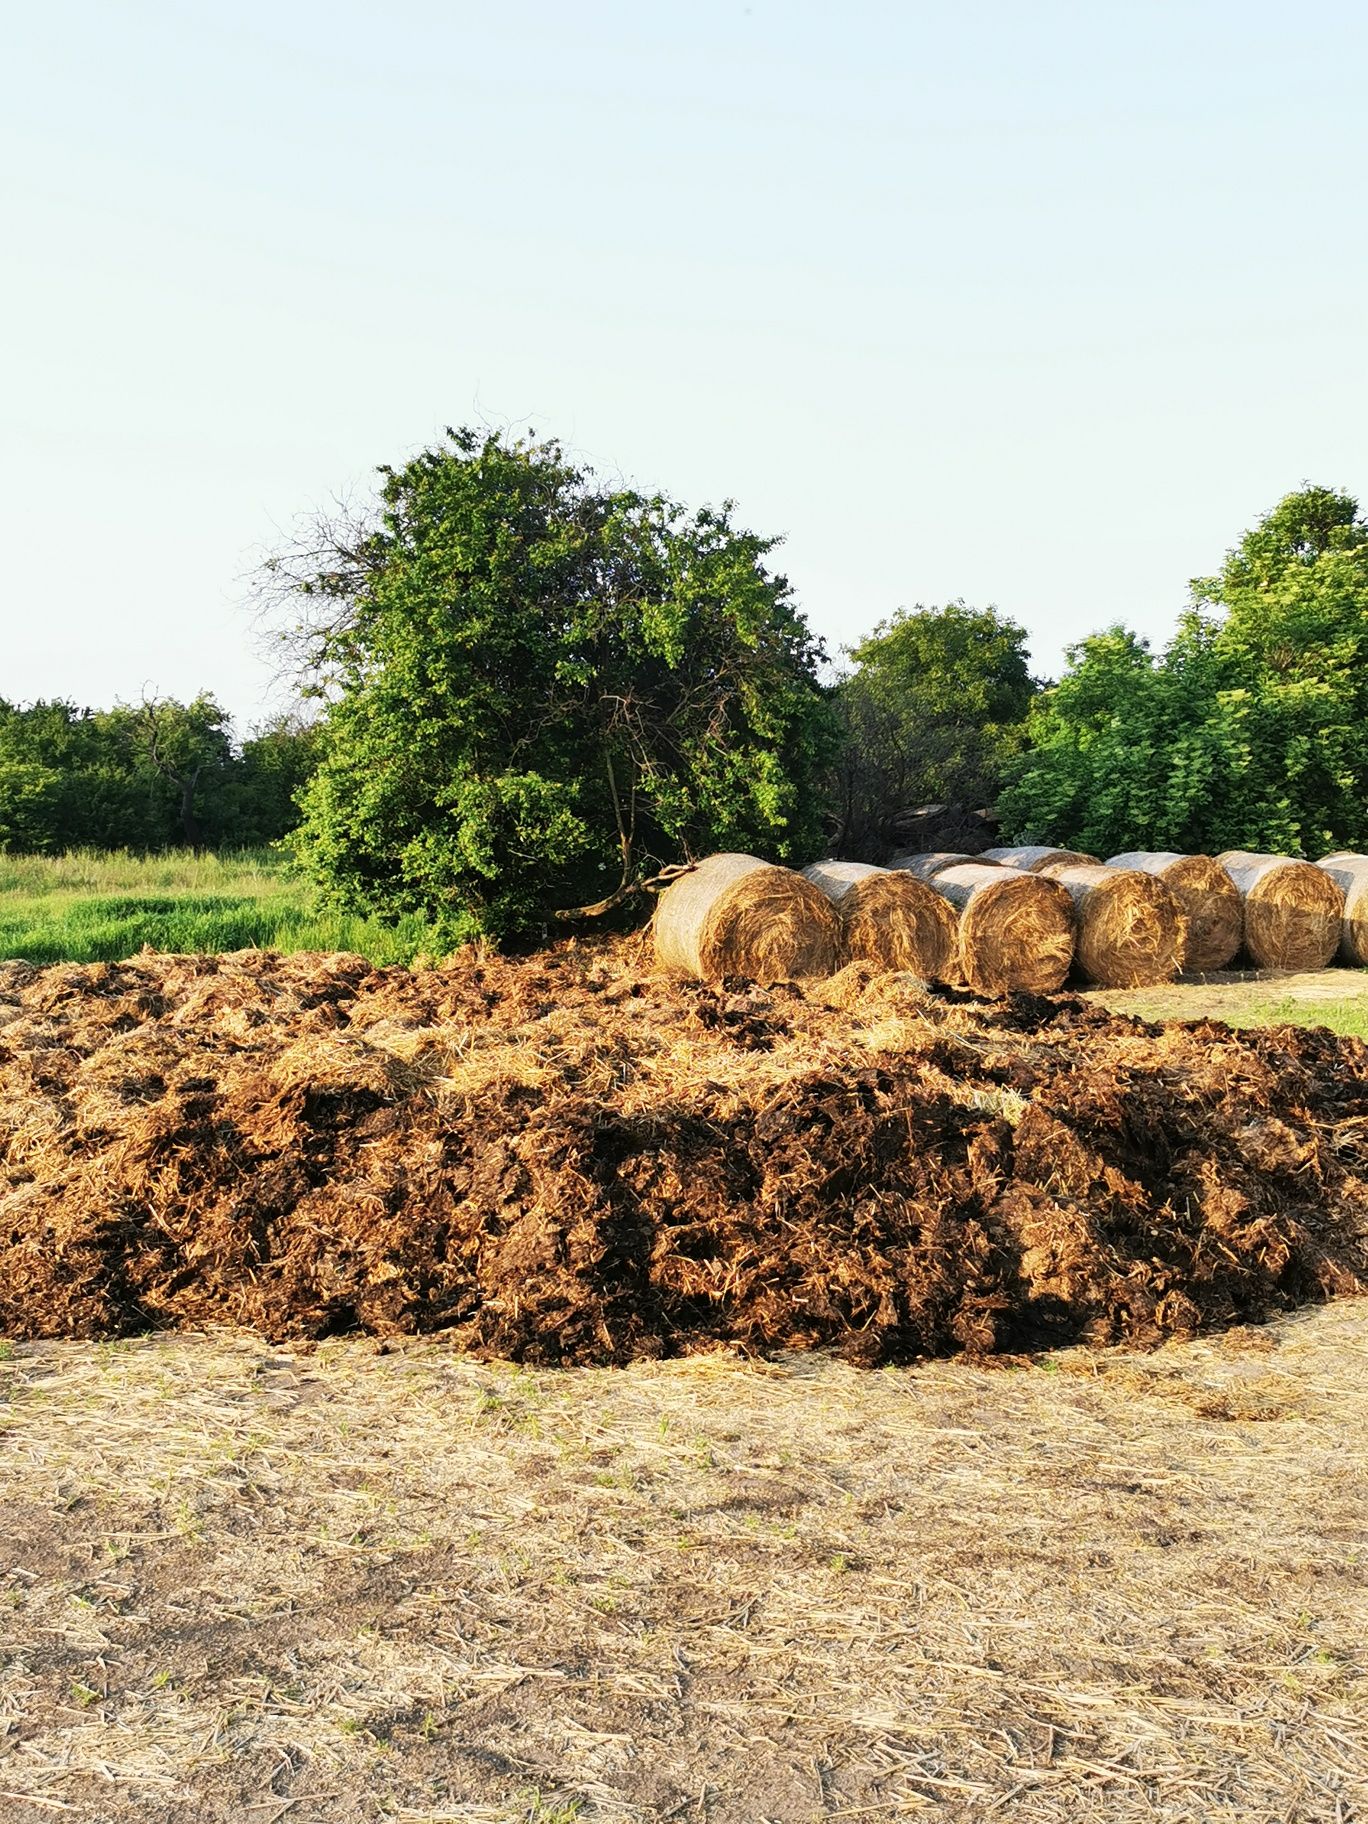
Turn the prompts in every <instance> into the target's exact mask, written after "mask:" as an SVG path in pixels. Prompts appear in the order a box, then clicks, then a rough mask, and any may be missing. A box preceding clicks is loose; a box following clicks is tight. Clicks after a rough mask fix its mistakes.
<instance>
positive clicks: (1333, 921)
mask: <svg viewBox="0 0 1368 1824" xmlns="http://www.w3.org/2000/svg"><path fill="white" fill-rule="evenodd" d="M1216 859H1217V861H1218V862H1220V864H1221V866H1222V867H1223V868H1224V869H1225V871H1226V873H1227V874H1229V876H1230V878H1231V879H1232V880H1233V881H1234V882H1235V885H1236V887H1237V888H1238V890H1239V894H1240V901H1241V904H1242V905H1243V907H1244V947H1245V951H1246V953H1247V954H1248V956H1249V959H1250V961H1251V962H1253V963H1255V964H1257V966H1258V967H1259V968H1260V969H1324V968H1325V966H1326V964H1327V963H1328V962H1329V961H1330V959H1331V958H1332V957H1333V956H1334V954H1335V952H1336V951H1337V950H1338V949H1339V945H1340V933H1341V926H1342V924H1343V921H1344V894H1343V892H1342V891H1341V889H1340V887H1339V886H1338V885H1337V883H1336V882H1335V881H1334V880H1333V879H1332V878H1331V876H1330V875H1329V874H1328V873H1327V872H1325V871H1324V870H1323V869H1321V868H1317V867H1313V866H1312V865H1311V863H1310V862H1309V861H1295V860H1293V859H1292V857H1291V856H1288V855H1259V854H1256V853H1254V852H1253V851H1252V850H1249V849H1227V850H1226V851H1225V853H1224V854H1223V855H1218V856H1217V857H1216Z"/></svg>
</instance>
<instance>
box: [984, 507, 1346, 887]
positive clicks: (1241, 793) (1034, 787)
mask: <svg viewBox="0 0 1368 1824" xmlns="http://www.w3.org/2000/svg"><path fill="white" fill-rule="evenodd" d="M1029 732H1030V737H1031V751H1030V752H1029V753H1028V754H1027V755H1026V756H1025V757H1024V758H1023V759H1022V760H1021V761H1019V762H1018V764H1017V767H1016V769H1015V774H1014V778H1013V780H1012V783H1011V785H1010V787H1009V789H1008V790H1007V791H1005V792H1004V793H1003V795H1002V798H1001V801H1000V810H1001V813H1002V818H1003V824H1004V828H1006V829H1008V830H1009V831H1010V833H1011V834H1012V835H1013V836H1014V837H1016V838H1018V839H1020V840H1023V841H1035V840H1039V841H1049V842H1057V843H1065V844H1069V845H1071V846H1077V847H1080V848H1084V849H1090V850H1093V851H1095V852H1097V853H1100V854H1103V855H1105V854H1109V853H1112V852H1114V851H1116V850H1118V849H1122V848H1156V849H1180V850H1205V851H1208V852H1217V851H1220V850H1221V849H1226V848H1252V849H1261V850H1263V849H1267V850H1274V851H1278V852H1288V853H1292V854H1308V855H1312V856H1316V855H1320V854H1323V853H1325V852H1326V851H1327V850H1329V849H1332V848H1337V847H1349V848H1362V847H1365V846H1368V524H1365V522H1364V521H1363V519H1362V518H1361V517H1360V516H1359V513H1358V507H1357V503H1356V502H1355V501H1354V500H1353V499H1351V498H1350V497H1349V496H1348V495H1346V494H1336V493H1333V492H1331V491H1330V490H1328V489H1325V488H1314V487H1307V488H1305V489H1303V490H1301V491H1300V492H1299V493H1295V494H1289V495H1288V496H1287V498H1286V499H1285V500H1283V501H1282V502H1281V503H1280V504H1279V505H1278V506H1277V507H1276V508H1275V509H1274V511H1273V512H1272V513H1270V514H1269V515H1268V516H1267V517H1266V518H1265V519H1263V520H1262V521H1261V522H1260V523H1259V525H1257V526H1256V527H1255V528H1254V530H1253V531H1251V532H1250V533H1248V534H1247V536H1246V537H1245V538H1244V539H1243V540H1242V541H1241V542H1240V544H1239V545H1237V546H1236V547H1235V549H1234V550H1233V551H1231V552H1230V553H1229V554H1228V556H1227V558H1226V561H1225V563H1224V565H1223V566H1222V569H1221V571H1220V573H1219V574H1218V575H1217V576H1214V577H1207V578H1202V579H1200V580H1199V581H1198V582H1196V583H1195V584H1194V585H1193V600H1192V603H1191V606H1190V607H1189V609H1188V611H1187V612H1186V613H1185V614H1184V616H1183V618H1182V620H1181V622H1180V624H1179V627H1178V631H1177V633H1176V634H1175V635H1174V637H1173V639H1172V640H1171V642H1170V643H1169V645H1168V647H1167V648H1166V649H1165V651H1164V652H1163V653H1162V654H1161V655H1159V656H1158V657H1156V656H1155V655H1154V654H1152V653H1151V652H1150V650H1149V648H1148V646H1147V645H1146V643H1145V642H1144V641H1143V640H1140V639H1138V638H1137V637H1136V636H1135V635H1134V634H1131V633H1128V632H1127V631H1126V630H1125V629H1124V628H1121V627H1113V628H1112V629H1110V630H1109V631H1108V632H1106V633H1101V634H1097V635H1095V636H1094V637H1093V638H1091V639H1088V640H1084V641H1083V642H1082V643H1081V644H1080V645H1078V646H1076V647H1074V648H1073V649H1072V650H1071V652H1070V655H1069V668H1068V670H1067V671H1066V673H1065V675H1064V677H1063V678H1061V679H1060V681H1059V683H1058V684H1057V685H1056V686H1055V687H1054V688H1053V689H1052V690H1050V691H1048V692H1047V693H1045V694H1044V695H1043V696H1042V697H1041V698H1040V699H1038V701H1037V703H1036V704H1035V706H1034V709H1033V713H1032V716H1031V719H1030V725H1029Z"/></svg>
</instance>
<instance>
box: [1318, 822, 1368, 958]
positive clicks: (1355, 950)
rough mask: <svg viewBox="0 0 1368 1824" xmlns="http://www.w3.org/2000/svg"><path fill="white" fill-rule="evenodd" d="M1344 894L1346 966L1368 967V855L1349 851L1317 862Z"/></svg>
mask: <svg viewBox="0 0 1368 1824" xmlns="http://www.w3.org/2000/svg"><path fill="white" fill-rule="evenodd" d="M1316 866H1317V867H1318V868H1320V869H1321V870H1322V871H1323V872H1324V873H1326V874H1328V875H1329V876H1330V878H1331V880H1333V881H1334V883H1335V885H1336V886H1337V887H1338V888H1339V890H1340V892H1341V893H1343V895H1344V918H1343V922H1342V923H1341V925H1340V946H1339V954H1340V961H1341V962H1342V963H1349V964H1351V965H1362V964H1368V855H1355V854H1353V853H1351V852H1350V851H1348V850H1344V849H1342V850H1340V851H1339V853H1338V854H1335V855H1326V856H1324V857H1322V859H1321V860H1320V861H1318V862H1317V863H1316Z"/></svg>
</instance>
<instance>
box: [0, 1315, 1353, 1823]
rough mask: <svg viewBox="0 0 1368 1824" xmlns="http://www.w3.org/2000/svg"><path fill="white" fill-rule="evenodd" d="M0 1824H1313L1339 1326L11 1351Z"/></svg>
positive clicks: (1331, 1570) (1340, 1669) (1340, 1570)
mask: <svg viewBox="0 0 1368 1824" xmlns="http://www.w3.org/2000/svg"><path fill="white" fill-rule="evenodd" d="M0 1382H2V1383H3V1400H4V1404H3V1406H0V1412H3V1415H4V1426H5V1430H6V1432H7V1434H8V1435H7V1440H6V1446H5V1450H4V1453H3V1457H0V1466H2V1471H0V1473H2V1474H3V1487H2V1488H0V1498H2V1499H3V1502H4V1512H5V1515H6V1547H7V1549H6V1551H5V1554H4V1559H5V1565H6V1570H5V1577H4V1592H5V1597H6V1601H5V1604H4V1605H3V1606H0V1628H3V1635H4V1643H3V1668H4V1669H3V1675H0V1794H2V1795H3V1799H2V1801H0V1802H2V1803H3V1806H4V1807H5V1809H4V1813H3V1815H4V1816H5V1818H6V1819H7V1824H37V1821H41V1824H48V1821H50V1820H52V1819H54V1818H64V1817H65V1818H73V1819H79V1820H80V1821H81V1824H102V1821H103V1824H133V1821H134V1820H136V1821H137V1824H191V1821H192V1820H193V1824H228V1821H229V1820H231V1821H232V1824H245V1821H249V1820H254V1821H256V1824H268V1821H269V1824H277V1821H281V1824H283V1821H285V1820H288V1821H289V1824H352V1821H353V1820H355V1821H357V1824H360V1821H362V1820H366V1821H369V1820H380V1819H397V1820H407V1821H408V1824H420V1821H423V1824H436V1821H437V1820H463V1821H464V1824H512V1821H513V1820H534V1819H540V1820H542V1824H547V1821H548V1820H552V1819H568V1818H569V1817H572V1816H575V1817H579V1818H580V1819H582V1820H584V1824H608V1821H610V1820H611V1821H613V1824H626V1821H627V1820H644V1821H649V1824H665V1820H676V1819H687V1820H690V1821H691V1824H692V1821H693V1820H703V1819H707V1820H711V1824H760V1821H762V1820H767V1819H768V1820H775V1821H776V1824H779V1821H782V1824H796V1821H799V1820H802V1821H804V1824H806V1821H807V1820H817V1819H827V1818H832V1819H835V1818H857V1817H859V1818H875V1819H877V1818H881V1817H896V1816H922V1815H924V1816H927V1817H931V1818H970V1817H973V1818H980V1817H992V1816H998V1815H1001V1816H1003V1817H1011V1818H1013V1819H1022V1820H1042V1821H1043V1820H1052V1821H1053V1820H1059V1821H1060V1824H1063V1821H1064V1820H1075V1819H1086V1818H1094V1817H1096V1818H1104V1817H1105V1818H1107V1819H1114V1820H1118V1821H1122V1820H1129V1819H1142V1818H1143V1819H1153V1818H1155V1817H1162V1818H1164V1819H1168V1820H1188V1819H1191V1820H1199V1819H1200V1820H1206V1819H1209V1818H1210V1817H1212V1816H1213V1815H1217V1814H1219V1815H1223V1816H1225V1815H1229V1816H1232V1817H1238V1818H1240V1819H1241V1820H1244V1821H1245V1824H1250V1821H1258V1820H1265V1819H1267V1820H1272V1819H1275V1818H1276V1819H1321V1818H1324V1819H1336V1818H1340V1819H1350V1818H1353V1817H1355V1816H1358V1815H1360V1808H1361V1807H1362V1806H1363V1804H1364V1803H1365V1802H1368V1686H1365V1664H1366V1662H1368V1648H1365V1644H1364V1643H1365V1642H1366V1641H1368V1590H1366V1589H1365V1578H1364V1569H1365V1548H1368V1528H1366V1527H1365V1518H1364V1514H1365V1504H1364V1496H1365V1492H1366V1491H1365V1478H1364V1468H1363V1466H1364V1463H1365V1462H1366V1461H1368V1304H1365V1302H1364V1301H1362V1300H1348V1301H1344V1302H1341V1303H1337V1304H1333V1305H1330V1306H1325V1307H1321V1308H1318V1309H1316V1310H1314V1311H1307V1312H1304V1313H1300V1314H1296V1315H1292V1316H1289V1317H1285V1318H1281V1319H1279V1320H1277V1321H1276V1322H1275V1323H1274V1324H1272V1325H1270V1326H1268V1327H1266V1328H1258V1329H1237V1330H1234V1331H1230V1332H1228V1333H1226V1334H1225V1335H1224V1336H1221V1337H1218V1338H1212V1339H1206V1340H1201V1341H1197V1342H1187V1343H1174V1344H1170V1345H1167V1346H1166V1347H1165V1348H1164V1349H1162V1350H1160V1351H1158V1352H1157V1353H1154V1354H1149V1355H1140V1354H1135V1353H1132V1352H1125V1351H1107V1352H1100V1353H1099V1352H1089V1351H1083V1350H1074V1351H1066V1352H1063V1353H1060V1354H1057V1355H1055V1356H1053V1357H1050V1358H1048V1359H1045V1358H1042V1359H1041V1360H1039V1361H1037V1362H1036V1363H1035V1364H1034V1365H1030V1366H1018V1367H1015V1368H996V1369H987V1368H979V1367H971V1366H969V1365H967V1364H966V1363H964V1362H939V1363H928V1364H925V1365H922V1366H918V1367H914V1368H910V1369H895V1370H886V1371H884V1372H882V1373H878V1374H872V1375H871V1374H869V1373H865V1372H861V1371H859V1370H857V1369H853V1368H850V1367H847V1366H845V1365H843V1364H840V1363H838V1362H836V1361H834V1360H833V1359H831V1358H830V1357H828V1356H820V1355H818V1356H813V1355H807V1356H787V1357H784V1358H782V1359H780V1360H778V1361H775V1362H771V1363H767V1364H754V1363H749V1364H748V1363H743V1362H739V1361H735V1360H731V1359H727V1358H722V1357H717V1356H712V1357H709V1356H703V1357H695V1358H692V1359H688V1360H682V1361H672V1362H665V1363H638V1364H634V1365H633V1366H632V1367H631V1368H629V1369H626V1370H605V1369H580V1370H572V1371H560V1372H557V1371H552V1370H541V1371H537V1372H528V1371H526V1370H519V1369H515V1368H509V1367H501V1366H498V1365H485V1364H479V1363H476V1362H474V1361H471V1360H470V1359H468V1358H465V1359H463V1358H460V1357H457V1356H455V1355H453V1354H452V1353H451V1352H450V1351H449V1350H447V1349H446V1348H445V1347H444V1346H443V1345H442V1344H441V1342H440V1341H436V1340H431V1339H424V1340H411V1341H409V1342H406V1343H405V1344H404V1345H403V1346H402V1347H398V1348H394V1349H392V1350H390V1352H388V1353H384V1354H380V1353H377V1352H376V1346H375V1345H374V1344H373V1343H368V1342H366V1341H365V1340H363V1339H340V1340H334V1341H331V1342H328V1343H325V1344H324V1345H322V1346H321V1347H320V1348H319V1349H318V1350H317V1351H316V1352H314V1353H291V1352H289V1351H285V1350H280V1349H272V1348H270V1347H268V1346H266V1345H264V1344H263V1343H262V1342H260V1341H259V1340H257V1339H254V1338H252V1337H250V1336H247V1335H245V1334H239V1333H218V1334H215V1335H180V1336H163V1337H158V1338H152V1339H145V1340H133V1341H126V1342H121V1343H116V1344H84V1343H76V1344H73V1343H33V1344H21V1345H18V1346H16V1347H15V1348H14V1349H13V1350H12V1351H11V1353H10V1354H9V1356H8V1358H7V1359H6V1360H5V1361H4V1362H2V1363H0Z"/></svg>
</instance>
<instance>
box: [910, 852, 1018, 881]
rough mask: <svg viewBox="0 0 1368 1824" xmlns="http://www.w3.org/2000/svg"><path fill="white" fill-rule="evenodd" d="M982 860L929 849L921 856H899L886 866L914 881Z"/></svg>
mask: <svg viewBox="0 0 1368 1824" xmlns="http://www.w3.org/2000/svg"><path fill="white" fill-rule="evenodd" d="M982 860H983V857H982V856H981V855H957V854H956V853H955V852H954V850H953V849H930V850H928V851H927V852H926V853H925V854H921V855H899V856H897V857H896V858H895V859H894V860H893V861H890V862H889V864H888V865H889V867H890V868H896V869H897V870H898V872H899V873H900V874H910V875H911V876H912V878H913V879H914V880H931V879H932V878H933V877H934V876H935V875H937V874H943V873H944V872H945V870H946V869H947V868H962V867H964V866H965V865H966V864H967V865H969V866H973V864H974V863H976V862H981V861H982ZM987 865H989V866H992V865H993V864H992V863H989V864H987Z"/></svg>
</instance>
